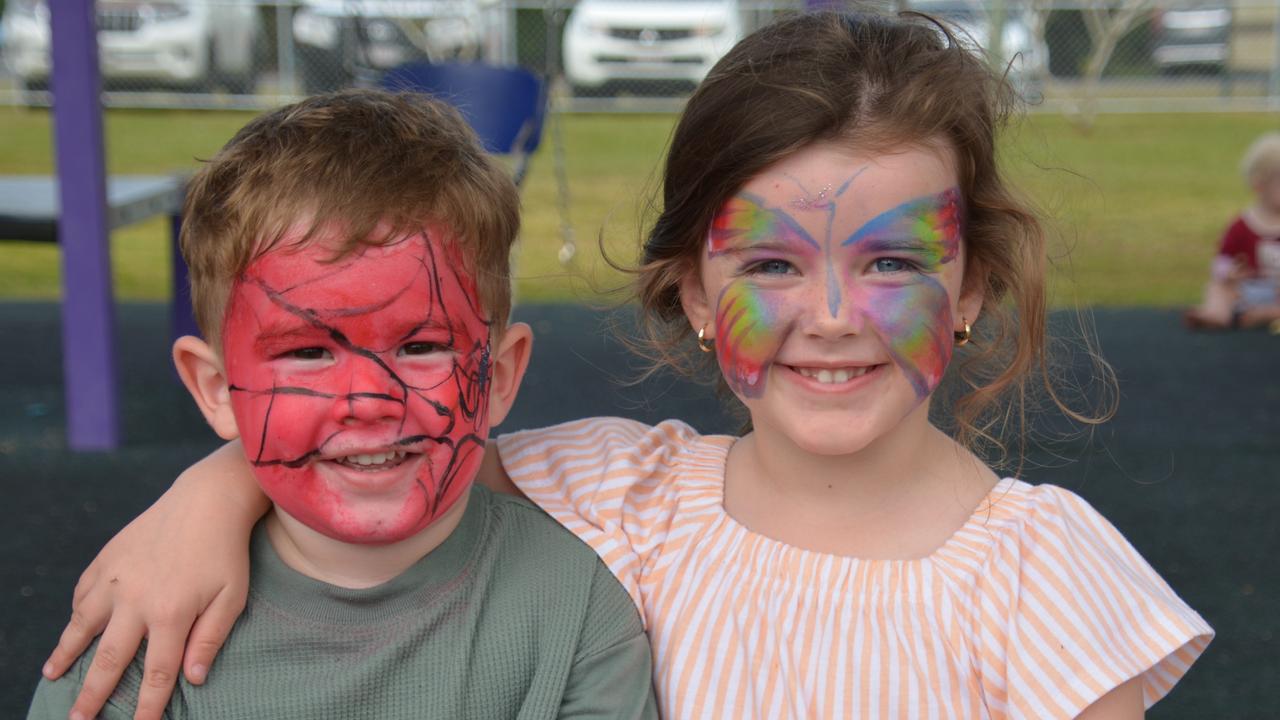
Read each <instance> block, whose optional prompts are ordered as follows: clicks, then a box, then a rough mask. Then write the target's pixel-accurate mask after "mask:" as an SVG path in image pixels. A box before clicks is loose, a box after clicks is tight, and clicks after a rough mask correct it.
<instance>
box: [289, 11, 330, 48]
mask: <svg viewBox="0 0 1280 720" xmlns="http://www.w3.org/2000/svg"><path fill="white" fill-rule="evenodd" d="M293 38H294V40H297V41H298V42H300V43H305V44H307V45H314V46H316V47H322V48H329V49H332V48H335V47H337V46H338V21H337V20H336V19H334V18H331V17H328V16H325V15H316V14H315V13H311V12H307V11H305V10H299V11H298V12H297V13H295V14H294V16H293Z"/></svg>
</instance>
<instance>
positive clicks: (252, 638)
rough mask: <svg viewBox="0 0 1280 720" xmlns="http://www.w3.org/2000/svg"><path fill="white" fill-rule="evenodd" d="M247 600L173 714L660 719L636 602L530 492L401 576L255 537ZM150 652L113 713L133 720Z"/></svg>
mask: <svg viewBox="0 0 1280 720" xmlns="http://www.w3.org/2000/svg"><path fill="white" fill-rule="evenodd" d="M252 561H253V570H252V574H251V577H250V592H249V602H248V606H247V607H246V608H245V612H244V614H243V615H242V616H241V617H240V620H239V621H238V622H237V623H236V626H235V628H234V630H232V632H231V635H230V637H229V638H228V640H227V643H226V645H225V646H224V647H223V649H222V652H221V654H220V655H219V657H218V661H217V662H216V663H215V664H214V667H213V670H212V672H210V674H209V679H208V681H207V682H206V683H205V684H204V685H203V686H200V687H196V686H192V685H190V684H188V683H187V682H186V681H185V680H183V681H181V682H180V683H179V685H178V687H177V689H176V690H175V692H174V696H173V700H172V701H171V702H170V703H169V716H170V717H172V718H217V719H218V720H239V719H241V718H246V719H247V718H268V719H271V720H280V719H285V718H300V719H301V718H306V719H307V720H311V719H313V718H334V719H335V720H337V719H341V720H347V719H349V718H377V719H378V720H382V719H383V718H387V719H392V718H415V719H418V718H447V719H449V720H457V719H460V718H476V719H477V720H500V719H501V718H521V719H524V718H530V719H532V718H556V717H560V718H568V717H572V718H610V719H613V718H639V717H646V718H648V717H656V716H657V713H656V711H655V709H654V707H655V705H654V701H653V693H652V688H651V681H650V673H651V659H650V654H649V645H648V642H647V640H646V638H645V635H644V632H643V629H642V627H641V624H640V619H639V616H638V615H637V613H636V609H635V605H634V604H633V603H632V601H631V599H630V597H628V596H627V593H626V592H625V591H624V590H623V589H622V586H621V585H619V584H618V581H617V580H616V579H614V577H613V575H612V574H611V573H610V572H609V571H608V569H606V568H605V566H604V565H603V564H602V563H601V562H600V560H599V559H598V558H597V557H596V555H595V553H594V552H592V551H591V549H590V548H588V547H587V546H586V545H584V544H583V543H582V542H581V541H579V540H578V539H577V538H575V537H573V536H572V535H570V534H569V533H568V532H567V531H565V530H564V529H563V528H561V527H560V526H559V525H557V524H556V523H555V522H554V521H553V520H551V519H550V518H548V517H547V516H546V515H544V514H543V513H542V511H540V510H538V509H536V508H534V507H533V506H531V505H529V504H528V503H527V502H525V501H523V500H519V499H516V498H511V497H506V496H496V495H494V494H492V493H490V492H489V491H488V490H485V489H484V488H479V487H477V488H475V489H473V490H472V491H471V498H470V501H469V503H468V506H467V509H466V512H465V513H464V515H463V518H462V521H461V522H460V524H459V525H458V527H457V529H456V530H454V531H453V533H452V534H451V535H450V536H449V537H448V539H446V540H445V542H444V543H442V544H441V545H440V546H439V547H438V548H436V549H435V550H434V551H432V552H431V553H430V554H428V555H427V556H426V557H424V558H423V559H422V560H420V561H419V562H418V563H417V564H415V565H414V566H413V567H411V568H410V569H409V570H407V571H406V572H405V573H404V574H402V575H400V576H399V577H397V578H396V579H394V580H392V581H390V582H388V583H385V584H383V585H380V586H378V587H374V588H370V589H365V590H349V589H345V588H339V587H335V586H333V585H328V584H325V583H322V582H319V581H316V580H312V579H311V578H308V577H306V576H304V575H301V574H299V573H297V572H296V571H294V570H292V569H290V568H289V567H288V566H286V565H285V564H284V563H283V562H282V561H281V560H280V558H279V556H278V555H277V554H276V553H275V550H274V549H273V548H272V546H271V543H270V541H269V540H268V539H267V536H266V533H265V532H264V530H263V526H262V525H259V527H258V529H257V530H256V531H255V533H254V537H253V544H252ZM91 657H92V651H91V652H89V653H86V654H85V656H84V657H82V658H81V659H80V661H79V662H78V663H76V665H75V666H74V667H73V668H72V669H71V670H70V671H69V672H68V673H67V674H66V675H65V676H64V677H63V678H62V679H60V680H58V681H57V682H52V683H51V682H48V681H47V680H42V681H41V683H40V686H39V688H38V689H37V691H36V695H35V699H34V701H33V703H32V705H31V710H30V713H29V715H28V717H29V718H41V719H43V718H48V719H49V720H54V719H56V720H65V718H66V717H67V713H68V711H69V710H70V707H71V703H72V702H73V700H74V699H75V696H76V694H77V692H78V690H79V687H80V684H81V681H82V679H83V677H84V673H85V671H86V670H87V669H88V667H89V663H90V661H91ZM142 657H143V653H142V651H140V652H139V654H138V657H137V658H136V659H135V661H134V662H133V664H132V666H131V667H130V668H129V670H128V671H127V672H126V673H125V676H124V678H123V679H122V680H121V683H120V686H119V687H118V688H117V689H116V691H115V694H114V695H113V696H112V697H111V700H110V702H109V703H108V706H107V707H106V708H105V709H104V710H103V717H106V718H131V717H132V716H133V708H134V706H135V705H136V703H137V698H138V690H139V688H140V686H141V682H142V667H143V665H142Z"/></svg>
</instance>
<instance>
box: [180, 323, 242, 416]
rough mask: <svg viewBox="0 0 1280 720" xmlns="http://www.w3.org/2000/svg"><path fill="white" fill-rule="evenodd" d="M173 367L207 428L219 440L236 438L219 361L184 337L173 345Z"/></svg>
mask: <svg viewBox="0 0 1280 720" xmlns="http://www.w3.org/2000/svg"><path fill="white" fill-rule="evenodd" d="M173 364H174V366H176V367H177V368H178V376H179V377H181V378H182V384H183V385H186V386H187V392H189V393H191V398H192V399H193V400H195V401H196V406H197V407H199V408H200V412H201V413H203V414H204V419H205V421H206V422H208V423H209V427H211V428H213V431H214V432H216V433H218V437H220V438H222V439H223V440H235V439H236V438H238V437H240V430H239V429H238V428H237V427H236V417H235V414H233V413H232V412H231V387H230V384H229V383H228V382H227V375H226V372H225V371H223V369H222V358H221V357H219V355H218V353H217V352H215V351H214V349H213V348H211V347H209V344H208V343H206V342H205V341H204V340H201V339H200V338H198V337H193V336H191V335H184V336H182V337H180V338H178V339H177V340H176V341H174V343H173Z"/></svg>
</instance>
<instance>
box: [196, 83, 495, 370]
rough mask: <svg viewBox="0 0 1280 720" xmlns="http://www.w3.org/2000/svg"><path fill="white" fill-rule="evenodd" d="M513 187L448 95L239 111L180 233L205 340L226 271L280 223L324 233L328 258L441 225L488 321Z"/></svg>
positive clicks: (359, 95) (305, 236)
mask: <svg viewBox="0 0 1280 720" xmlns="http://www.w3.org/2000/svg"><path fill="white" fill-rule="evenodd" d="M519 202H520V201H519V196H518V194H517V191H516V188H515V185H514V184H513V183H512V181H511V179H510V178H509V177H508V176H507V173H506V171H505V170H503V169H502V167H500V166H499V164H498V163H496V162H495V161H494V160H493V159H492V158H490V157H489V156H488V155H487V154H485V152H484V150H483V148H482V147H481V146H480V143H479V140H478V139H477V138H476V135H475V133H474V132H473V131H472V130H471V128H470V127H469V126H468V125H467V123H466V121H465V120H464V119H463V118H462V116H461V115H460V114H459V113H458V112H457V111H456V110H454V109H453V108H452V107H450V106H449V105H447V104H446V103H443V102H441V101H438V100H434V99H431V98H430V97H427V96H426V95H422V94H418V93H399V94H395V93H388V92H383V91H377V90H350V91H344V92H339V93H331V94H327V95H318V96H315V97H311V98H308V99H306V100H303V101H301V102H299V103H296V104H293V105H289V106H286V107H283V108H280V109H279V110H276V111H274V112H270V113H267V114H265V115H262V116H259V117H257V118H255V119H254V120H252V121H251V122H250V123H249V124H248V125H246V126H245V127H244V128H242V129H241V130H240V132H238V133H236V135H235V137H233V138H232V139H231V140H230V142H228V143H227V144H226V145H225V146H224V147H223V148H222V150H220V151H219V152H218V154H217V155H215V156H214V157H213V159H212V160H210V161H209V162H208V163H207V164H205V166H204V167H202V168H201V169H200V171H199V172H198V173H197V174H196V175H195V177H194V178H193V179H192V181H191V184H190V186H189V188H188V191H187V200H186V207H185V209H184V213H185V220H184V222H183V227H182V234H181V240H180V244H181V247H182V254H183V257H184V258H185V259H186V261H187V264H188V266H189V267H190V272H191V295H192V298H191V299H192V305H193V307H194V310H195V316H196V322H197V324H198V325H199V326H200V331H201V333H203V335H204V338H205V340H206V342H208V343H210V344H211V345H212V346H213V347H215V348H221V330H222V321H223V315H224V313H225V311H226V305H227V299H228V297H229V295H230V293H231V288H232V286H233V285H234V284H235V281H236V278H237V277H238V276H239V275H240V274H241V273H242V272H244V270H245V268H247V267H248V266H249V264H250V263H251V262H252V261H253V260H254V259H255V258H257V257H260V256H261V255H262V254H263V253H265V252H267V251H269V250H271V249H273V248H275V247H276V246H277V245H279V243H280V242H281V240H282V238H284V237H285V235H286V234H293V233H295V232H297V231H298V229H299V227H301V228H302V234H301V235H300V236H299V239H298V240H297V241H296V243H297V244H302V243H306V242H309V241H310V240H312V239H313V238H315V237H317V236H318V235H320V234H323V235H324V236H326V237H328V236H329V234H330V233H332V232H337V233H338V235H339V237H340V239H341V241H342V244H341V245H340V247H339V249H338V251H337V253H336V255H335V259H337V258H338V257H341V256H342V255H344V254H346V253H348V252H350V251H351V250H352V249H354V248H356V247H359V246H360V245H369V244H381V243H385V242H388V241H390V240H393V239H396V238H399V237H404V236H405V235H409V234H413V233H417V232H421V231H423V230H425V229H426V228H427V227H429V226H435V227H440V228H443V229H444V230H445V231H447V232H448V233H451V239H452V241H453V242H455V243H456V244H457V246H458V249H459V255H460V256H461V258H462V261H463V263H464V264H465V265H466V270H467V271H468V272H470V273H471V274H472V275H473V276H474V277H475V279H476V285H477V290H478V292H479V295H480V301H481V302H482V303H483V305H484V308H485V309H486V310H487V311H488V313H489V320H490V321H491V322H492V324H493V328H494V329H495V331H497V332H501V330H502V328H504V327H505V325H506V319H507V315H508V313H509V312H510V309H511V271H510V262H509V255H510V250H511V245H512V243H513V242H514V241H515V237H516V234H517V232H518V231H519V227H520V208H519Z"/></svg>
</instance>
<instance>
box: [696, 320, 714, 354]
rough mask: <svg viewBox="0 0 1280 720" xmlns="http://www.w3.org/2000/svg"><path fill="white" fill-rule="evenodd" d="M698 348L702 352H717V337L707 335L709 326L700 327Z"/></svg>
mask: <svg viewBox="0 0 1280 720" xmlns="http://www.w3.org/2000/svg"><path fill="white" fill-rule="evenodd" d="M698 349H699V350H701V351H702V352H715V351H716V339H715V338H708V337H707V326H706V325H703V326H702V327H700V328H698Z"/></svg>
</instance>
